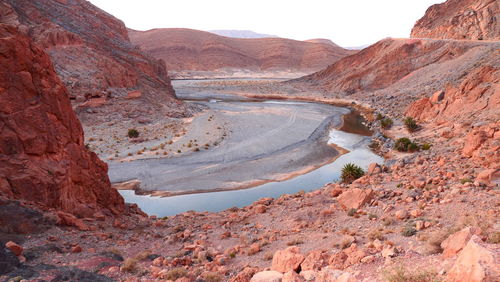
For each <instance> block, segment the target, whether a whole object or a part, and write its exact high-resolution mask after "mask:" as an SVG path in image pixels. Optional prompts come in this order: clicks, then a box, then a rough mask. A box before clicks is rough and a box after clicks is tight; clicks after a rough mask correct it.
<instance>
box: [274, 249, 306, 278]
mask: <svg viewBox="0 0 500 282" xmlns="http://www.w3.org/2000/svg"><path fill="white" fill-rule="evenodd" d="M303 261H304V256H303V255H302V254H300V249H299V247H297V246H292V247H288V248H286V249H285V250H279V251H276V253H274V256H273V262H272V265H271V269H272V270H275V271H279V272H281V273H285V272H288V271H290V270H294V271H296V270H298V269H299V267H300V264H301V263H302V262H303Z"/></svg>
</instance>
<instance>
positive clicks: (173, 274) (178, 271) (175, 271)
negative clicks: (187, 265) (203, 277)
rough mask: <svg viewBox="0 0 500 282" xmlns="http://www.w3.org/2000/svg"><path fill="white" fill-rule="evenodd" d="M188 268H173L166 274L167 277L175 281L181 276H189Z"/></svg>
mask: <svg viewBox="0 0 500 282" xmlns="http://www.w3.org/2000/svg"><path fill="white" fill-rule="evenodd" d="M187 274H188V273H187V270H186V269H184V268H182V267H176V268H172V269H171V270H169V271H168V272H167V274H166V275H165V279H167V280H172V281H175V280H177V279H179V278H182V277H185V276H187Z"/></svg>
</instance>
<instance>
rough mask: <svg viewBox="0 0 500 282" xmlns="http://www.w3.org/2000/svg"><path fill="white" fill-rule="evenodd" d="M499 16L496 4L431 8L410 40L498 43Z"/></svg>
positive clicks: (462, 1)
mask: <svg viewBox="0 0 500 282" xmlns="http://www.w3.org/2000/svg"><path fill="white" fill-rule="evenodd" d="M499 14H500V4H499V3H498V1H496V0H479V1H478V0H448V1H446V2H445V3H442V4H436V5H432V6H431V7H429V9H427V11H426V12H425V15H424V16H423V17H422V18H421V19H420V20H418V21H417V23H416V24H415V26H414V27H413V29H412V31H411V37H416V38H440V39H469V40H498V39H500V24H499V22H498V21H499V20H500V18H498V15H499Z"/></svg>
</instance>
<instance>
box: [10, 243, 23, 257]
mask: <svg viewBox="0 0 500 282" xmlns="http://www.w3.org/2000/svg"><path fill="white" fill-rule="evenodd" d="M5 247H7V249H9V250H10V251H11V252H12V253H13V254H15V255H16V256H21V255H22V254H23V250H24V249H23V247H21V246H20V245H18V244H16V243H15V242H12V241H9V242H7V243H5Z"/></svg>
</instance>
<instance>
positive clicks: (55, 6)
mask: <svg viewBox="0 0 500 282" xmlns="http://www.w3.org/2000/svg"><path fill="white" fill-rule="evenodd" d="M0 3H1V4H2V5H3V7H2V9H3V10H4V13H5V14H8V19H7V15H5V16H4V18H6V19H7V20H8V21H10V22H11V23H12V24H14V22H16V23H17V25H18V26H19V25H22V26H23V28H25V29H28V30H29V35H30V36H31V37H32V38H33V40H34V42H35V43H36V44H38V45H40V46H42V47H43V48H44V49H45V51H46V52H47V53H48V54H49V56H50V57H51V59H52V62H53V64H54V67H55V70H56V72H57V74H58V75H59V76H60V77H61V80H62V81H63V82H64V84H65V85H66V87H67V88H68V90H69V93H70V98H71V99H73V101H74V103H75V104H76V105H82V104H83V103H84V102H86V101H88V100H90V99H92V98H104V99H106V100H109V103H105V106H104V107H103V108H104V109H103V110H102V114H101V115H98V116H105V117H106V116H107V118H109V116H110V115H111V114H115V115H116V113H121V114H122V116H123V115H126V114H129V113H130V111H132V112H138V114H137V115H140V114H154V113H159V114H167V115H173V116H177V115H181V116H182V115H186V108H185V106H184V105H183V104H178V103H177V101H176V100H175V93H174V90H173V88H172V86H171V84H170V79H169V77H168V74H167V71H166V68H165V64H164V63H163V62H161V61H159V60H156V59H153V58H151V57H149V56H148V55H146V54H145V53H143V52H142V51H141V50H139V49H138V48H135V47H134V46H133V45H132V44H131V43H130V41H129V38H128V34H127V29H126V28H125V25H124V24H123V23H122V22H121V21H120V20H118V19H116V18H114V17H113V16H111V15H109V14H107V13H106V12H104V11H102V10H100V9H98V8H97V7H95V6H93V5H92V4H91V3H90V2H88V1H84V0H67V1H56V0H46V1H42V0H34V1H33V0H1V1H0ZM7 11H8V12H7ZM134 90H138V91H141V92H142V93H143V94H144V95H143V97H142V98H141V99H137V100H135V101H133V102H131V101H130V100H126V99H125V98H126V97H127V94H128V93H129V92H131V91H134ZM85 105H86V104H84V105H83V107H86V106H85ZM127 105H131V106H130V107H127ZM148 108H151V109H149V110H148ZM81 112H82V114H81V118H82V120H83V121H86V120H87V119H88V118H89V117H87V118H86V117H83V115H85V111H81ZM93 115H94V116H95V113H93ZM90 117H93V116H92V115H90ZM117 118H120V117H117Z"/></svg>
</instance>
